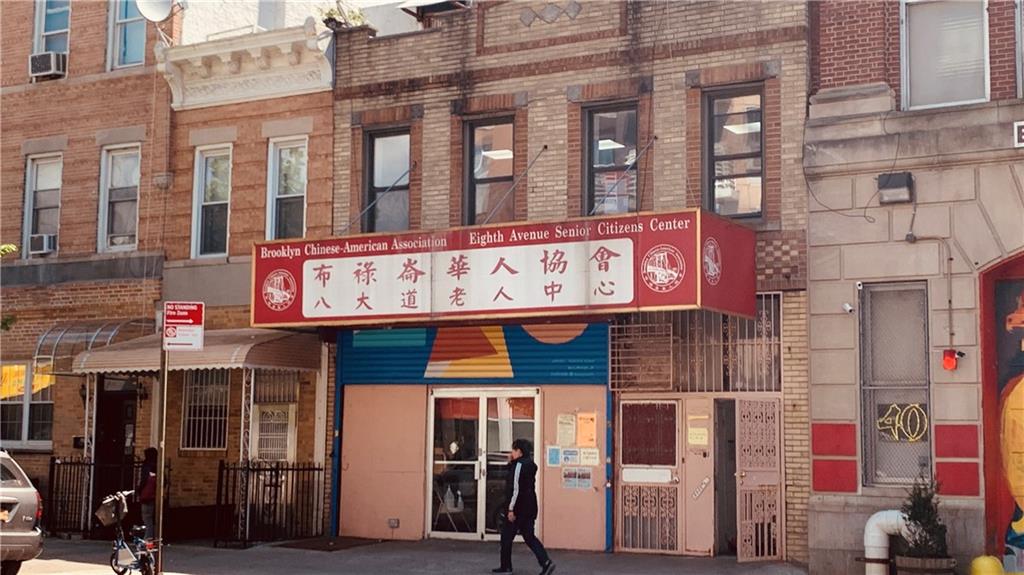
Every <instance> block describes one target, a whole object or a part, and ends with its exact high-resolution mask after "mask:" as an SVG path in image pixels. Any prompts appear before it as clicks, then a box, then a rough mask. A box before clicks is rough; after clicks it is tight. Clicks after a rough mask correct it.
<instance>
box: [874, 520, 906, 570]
mask: <svg viewBox="0 0 1024 575" xmlns="http://www.w3.org/2000/svg"><path fill="white" fill-rule="evenodd" d="M906 532H907V519H906V517H904V516H903V512H902V511H899V510H896V509H887V510H885V511H879V512H878V513H875V514H874V515H872V516H871V518H870V519H868V522H867V523H866V524H865V525H864V575H887V574H888V573H889V536H890V535H902V534H904V533H906Z"/></svg>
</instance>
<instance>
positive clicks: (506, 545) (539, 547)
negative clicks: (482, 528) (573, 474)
mask: <svg viewBox="0 0 1024 575" xmlns="http://www.w3.org/2000/svg"><path fill="white" fill-rule="evenodd" d="M532 452H533V445H532V444H531V443H530V442H529V441H527V440H525V439H517V440H515V441H513V442H512V452H511V453H509V456H508V458H509V468H508V476H507V477H506V478H505V498H506V500H507V501H508V505H507V507H506V509H507V511H508V513H507V515H506V516H505V517H506V520H505V521H504V522H502V526H501V566H500V567H498V568H497V569H493V570H492V572H493V573H512V541H513V540H514V539H515V538H516V534H521V535H522V536H523V541H525V542H526V545H527V546H528V547H529V548H530V551H533V554H534V555H536V556H537V562H538V563H540V568H541V572H540V575H550V574H551V573H553V572H554V571H555V564H554V562H553V561H551V558H550V557H548V552H547V551H546V550H545V549H544V544H543V543H541V542H540V539H537V536H536V535H534V533H533V528H534V522H536V521H537V464H536V463H534V462H533V459H532V458H531V457H530V455H531V454H532Z"/></svg>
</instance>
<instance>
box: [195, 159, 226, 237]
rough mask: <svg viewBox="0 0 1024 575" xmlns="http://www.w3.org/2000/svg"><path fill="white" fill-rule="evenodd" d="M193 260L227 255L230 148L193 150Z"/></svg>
mask: <svg viewBox="0 0 1024 575" xmlns="http://www.w3.org/2000/svg"><path fill="white" fill-rule="evenodd" d="M194 185H195V209H194V210H193V222H192V255H193V257H203V256H223V255H227V253H228V212H229V204H230V201H231V148H230V147H214V148H200V149H197V150H196V165H195V183H194Z"/></svg>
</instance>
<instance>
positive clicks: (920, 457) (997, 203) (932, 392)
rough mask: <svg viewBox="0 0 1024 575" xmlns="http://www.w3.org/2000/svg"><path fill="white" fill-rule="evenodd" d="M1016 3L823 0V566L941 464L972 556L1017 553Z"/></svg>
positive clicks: (810, 162) (814, 349)
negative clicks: (871, 519)
mask: <svg viewBox="0 0 1024 575" xmlns="http://www.w3.org/2000/svg"><path fill="white" fill-rule="evenodd" d="M1019 10H1020V5H1019V3H1016V4H1015V3H1014V2H1004V1H996V0H990V1H989V2H987V3H964V4H959V5H957V4H955V3H948V4H942V3H938V4H934V5H930V6H929V5H927V4H918V5H915V4H911V3H906V4H901V3H897V2H843V3H820V4H815V5H814V8H813V11H812V14H811V21H812V23H813V28H812V39H813V40H812V41H813V45H814V51H813V56H812V75H811V82H812V91H813V95H812V96H811V98H810V108H809V119H808V121H807V129H806V135H805V140H804V156H803V157H804V167H805V172H806V175H807V178H808V182H807V185H808V186H809V189H808V210H809V212H810V213H809V219H808V230H807V241H808V260H809V262H808V268H809V288H808V296H809V318H810V320H809V321H810V340H809V341H810V352H809V354H810V358H809V359H810V383H811V386H810V389H811V394H810V397H811V403H810V417H811V435H812V437H811V460H812V494H811V499H810V508H811V512H810V515H809V525H810V529H809V531H810V538H809V547H810V566H811V571H812V572H816V573H858V572H861V570H862V569H863V566H862V565H860V564H859V563H855V562H854V561H853V558H854V557H859V556H862V555H863V542H862V532H863V529H864V524H865V522H866V520H867V518H868V517H869V516H870V515H871V514H872V513H874V512H876V511H878V510H882V509H891V508H896V509H898V508H899V507H900V504H901V501H902V499H903V498H904V496H905V493H906V488H907V486H908V485H909V484H910V483H912V482H913V481H914V479H915V478H917V477H925V478H934V479H935V480H937V481H938V484H939V493H940V494H941V496H942V508H943V510H944V511H943V514H944V518H945V519H946V521H947V524H948V525H949V541H950V552H951V553H952V554H953V555H954V556H955V557H957V558H959V559H960V564H961V566H965V565H966V564H967V563H969V558H970V557H973V556H976V555H978V554H981V553H982V552H983V551H984V552H987V553H990V554H997V555H999V556H1001V557H1004V558H1005V561H1004V563H1005V565H1006V567H1007V571H1008V572H1009V571H1016V570H1019V569H1020V568H1021V566H1022V565H1024V563H1022V559H1021V554H1020V544H1019V541H1018V539H1019V536H1017V539H1014V535H1013V533H1015V528H1014V527H1012V526H1010V522H1011V516H1012V515H1013V513H1014V509H1015V505H1020V503H1019V502H1020V501H1021V493H1022V492H1024V491H1022V487H1021V483H1020V478H1019V473H1018V472H1016V471H1012V470H1013V469H1016V468H1017V467H1019V461H1017V459H1018V458H1019V453H1018V451H1019V449H1018V448H1019V445H1020V437H1019V435H1017V436H1014V435H1013V433H1014V432H1013V431H1012V430H1013V429H1014V427H1013V426H1014V425H1015V424H1014V423H1013V421H1016V420H1015V419H1014V418H1018V417H1019V413H1020V409H1021V406H1022V405H1024V404H1022V403H1021V400H1020V393H1019V392H1017V393H1016V395H1014V392H1013V389H1014V384H1013V382H1014V381H1016V380H1015V379H1014V375H1013V374H1014V372H1015V370H1016V371H1017V372H1019V368H1020V365H1021V361H1020V356H1019V352H1020V350H1021V347H1020V337H1021V336H1020V328H1019V326H1017V325H1016V324H1015V323H1014V321H1013V320H1012V317H1015V316H1013V314H1014V312H1015V311H1016V313H1019V310H1017V302H1018V300H1016V299H1014V297H1015V295H1014V294H1016V295H1017V296H1019V293H1018V292H1021V291H1022V290H1021V284H1022V282H1021V277H1022V275H1021V261H1022V257H1024V255H1022V254H1024V251H1022V249H1024V186H1022V181H1024V180H1022V176H1024V155H1022V153H1021V149H1020V148H1019V147H1015V143H1014V142H1015V140H1014V138H1015V134H1014V130H1015V128H1014V123H1015V122H1019V121H1020V120H1022V119H1024V106H1022V104H1021V100H1020V99H1019V98H1020V96H1021V92H1020V90H1021V88H1020V84H1019V78H1020V65H1021V64H1020V62H1021V60H1020V54H1021V52H1020V46H1021V38H1022V30H1021V28H1020V17H1019ZM1015 11H1017V13H1016V14H1015ZM901 22H902V25H901ZM953 22H956V23H957V26H955V28H956V29H957V30H958V32H956V34H957V36H956V38H957V40H956V43H955V45H956V46H957V47H956V48H953V45H954V44H953V43H952V42H953V41H952V38H953V37H954V36H948V37H947V36H946V34H954V32H952V30H953V29H954V27H953V25H952V23H953ZM947 30H948V31H949V32H947ZM935 50H939V51H941V52H942V54H938V55H936V54H937V53H936V52H935ZM917 54H929V56H927V57H921V58H918V57H916V55H917ZM940 63H941V64H940ZM946 65H948V67H943V66H946ZM935 78H943V79H942V81H941V82H940V83H936V82H935V81H934V79H935ZM1019 145H1020V144H1016V146H1019ZM1015 290H1016V291H1015ZM1014 341H1016V342H1017V343H1016V344H1014V343H1013V342H1014ZM1015 350H1016V351H1015ZM1018 387H1019V386H1018ZM1000 422H1002V423H1000ZM1001 425H1002V427H1000V426H1001ZM1001 429H1002V431H1001ZM1014 443H1015V444H1016V445H1017V446H1018V447H1012V446H1013V445H1014ZM1014 499H1015V500H1016V502H1017V503H1015V502H1014ZM1016 513H1018V515H1016V517H1019V511H1017V512H1016ZM1004 553H1005V555H1004Z"/></svg>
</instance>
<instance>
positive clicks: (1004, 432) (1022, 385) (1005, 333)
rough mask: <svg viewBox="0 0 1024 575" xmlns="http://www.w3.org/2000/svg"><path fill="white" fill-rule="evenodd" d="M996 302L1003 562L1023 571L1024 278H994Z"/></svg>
mask: <svg viewBox="0 0 1024 575" xmlns="http://www.w3.org/2000/svg"><path fill="white" fill-rule="evenodd" d="M995 306H996V321H997V323H996V325H997V326H999V329H997V335H996V346H997V355H996V357H997V364H998V365H997V370H998V380H997V381H998V386H999V387H998V391H999V447H1000V456H1001V459H1002V464H1003V465H1002V468H1003V473H1004V477H1005V479H1006V488H1007V489H1008V490H1009V493H1010V496H1011V497H1012V500H1013V511H1012V514H1010V513H1009V509H1007V512H1008V513H1007V515H1008V517H1006V519H1005V521H1006V523H1005V525H1006V539H1005V548H1004V556H1003V564H1004V568H1005V569H1006V570H1007V572H1018V571H1024V280H1008V281H998V282H996V289H995Z"/></svg>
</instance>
